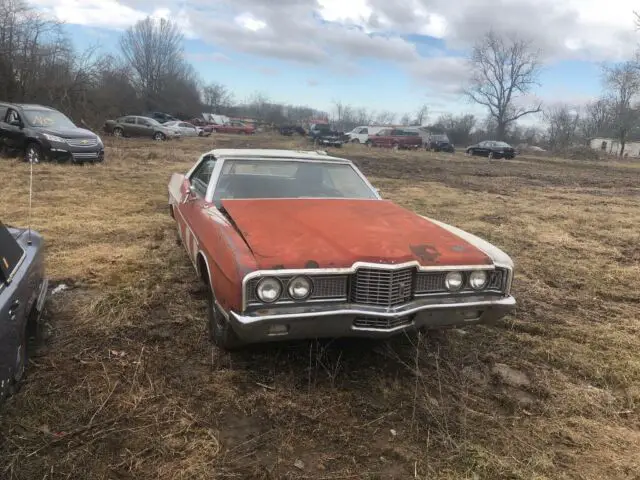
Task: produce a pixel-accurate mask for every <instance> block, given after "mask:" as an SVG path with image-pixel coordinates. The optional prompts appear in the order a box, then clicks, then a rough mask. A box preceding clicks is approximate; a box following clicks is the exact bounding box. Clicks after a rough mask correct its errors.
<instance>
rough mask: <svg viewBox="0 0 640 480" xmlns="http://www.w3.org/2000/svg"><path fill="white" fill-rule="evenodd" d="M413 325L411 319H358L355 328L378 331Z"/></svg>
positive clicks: (354, 324) (355, 321)
mask: <svg viewBox="0 0 640 480" xmlns="http://www.w3.org/2000/svg"><path fill="white" fill-rule="evenodd" d="M409 323H411V317H398V318H379V317H356V319H355V320H354V321H353V326H354V327H357V328H373V329H376V330H388V329H390V328H394V327H399V326H401V325H407V324H409Z"/></svg>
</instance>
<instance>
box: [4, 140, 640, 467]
mask: <svg viewBox="0 0 640 480" xmlns="http://www.w3.org/2000/svg"><path fill="white" fill-rule="evenodd" d="M214 143H215V145H216V146H218V147H229V146H233V147H245V146H261V147H264V146H273V147H275V146H285V147H294V148H308V146H307V145H306V143H304V141H302V140H300V139H282V138H276V137H268V136H260V135H258V136H255V137H251V138H248V137H232V136H219V137H216V139H215V140H214V139H193V140H183V141H180V142H173V143H152V142H143V141H135V140H125V141H121V142H117V143H116V142H109V145H108V148H107V161H106V163H105V164H103V165H98V166H85V167H75V166H70V165H50V164H45V165H37V166H36V167H35V168H34V171H35V177H34V207H33V212H32V218H33V225H34V227H35V228H37V229H38V230H39V231H40V232H42V233H43V234H44V236H45V237H46V241H47V257H48V269H49V274H50V276H51V278H52V284H53V286H55V285H58V284H60V283H64V284H66V285H67V286H68V287H69V289H68V290H66V291H65V292H63V293H60V294H58V295H55V296H53V297H51V298H50V300H49V302H48V311H47V313H46V320H47V322H48V330H49V332H50V336H49V338H48V340H47V341H46V343H45V345H44V346H42V347H41V348H40V349H39V351H38V352H37V353H36V355H35V356H34V357H33V358H32V359H31V363H30V365H29V368H28V381H27V382H26V384H25V385H24V387H23V388H22V390H21V391H20V393H19V394H18V395H17V396H16V397H14V398H13V399H11V400H9V401H8V402H7V403H6V404H5V405H3V406H1V407H0V478H2V479H7V480H9V479H24V480H36V479H124V478H135V479H141V480H145V479H205V478H206V479H213V478H215V479H281V478H282V479H326V480H333V479H336V480H337V479H412V478H417V479H502V478H508V479H554V480H555V479H569V478H571V479H574V478H575V479H594V480H596V479H598V480H600V479H638V478H640V163H636V164H634V163H631V162H630V163H613V162H600V163H597V162H580V161H569V160H563V159H555V158H545V159H536V158H525V157H523V158H517V159H515V160H512V161H493V162H491V163H489V162H488V161H487V159H483V158H475V157H472V158H467V157H464V156H461V155H458V156H451V155H447V154H430V153H426V152H398V153H394V152H390V151H386V150H385V151H383V150H371V151H369V150H366V149H365V148H359V147H356V146H347V147H346V148H344V149H342V150H341V151H338V153H339V154H341V155H344V156H346V157H348V158H352V159H353V160H355V161H356V162H357V163H358V164H359V165H360V167H361V168H362V169H363V171H364V172H365V173H366V174H367V175H368V176H369V177H370V178H371V179H372V181H373V182H374V184H375V185H376V186H377V187H379V188H380V189H381V192H382V194H383V195H384V196H385V197H387V198H389V199H393V200H395V201H397V202H399V203H400V204H402V205H405V206H407V207H409V208H411V209H413V210H415V211H417V212H419V213H422V214H428V215H430V216H434V217H436V218H438V219H441V220H443V221H445V222H448V223H453V224H455V225H457V226H459V227H461V228H464V229H466V230H469V231H471V232H473V233H475V234H478V235H480V236H483V237H485V238H487V239H488V240H489V241H491V242H493V243H495V244H497V245H498V246H500V247H501V248H503V249H504V250H505V251H506V252H508V253H509V254H510V255H511V256H512V257H513V258H514V260H515V262H516V266H517V270H516V279H515V283H514V296H515V297H516V298H517V300H518V309H517V312H516V313H515V315H513V316H512V317H510V318H509V319H507V320H506V321H503V322H501V323H500V324H499V325H497V326H495V327H475V328H469V329H466V330H447V331H443V332H438V333H436V334H433V335H429V336H428V337H426V338H425V337H422V338H407V337H401V338H397V339H394V340H392V341H388V342H363V341H357V342H356V341H346V340H341V341H337V340H335V341H323V342H316V341H313V342H297V343H286V344H272V345H268V346H259V347H253V348H250V349H248V350H246V351H242V352H238V353H233V354H228V353H222V352H220V351H218V350H217V349H216V348H215V347H212V346H211V345H210V344H209V343H208V341H207V339H206V334H205V308H206V306H205V297H204V292H203V289H202V288H201V286H200V284H199V282H198V280H197V278H196V275H195V272H194V271H193V270H192V267H191V265H190V263H189V261H188V259H187V256H186V254H185V253H184V252H183V250H182V247H179V246H177V245H176V244H175V241H174V240H175V229H174V225H173V223H172V221H171V219H170V218H169V216H168V214H167V208H166V203H167V193H166V184H167V181H168V179H169V176H170V174H171V173H172V172H174V171H185V170H187V168H188V167H190V166H191V164H192V163H193V161H194V160H195V159H196V156H197V155H198V154H200V153H202V152H203V151H205V150H208V149H209V148H211V147H212V145H213V144H214ZM0 178H2V200H1V201H0V218H1V219H2V220H3V221H4V222H5V223H9V224H14V225H25V224H26V221H27V206H28V181H29V179H28V166H27V165H25V164H23V163H22V162H19V161H17V160H11V159H2V160H0Z"/></svg>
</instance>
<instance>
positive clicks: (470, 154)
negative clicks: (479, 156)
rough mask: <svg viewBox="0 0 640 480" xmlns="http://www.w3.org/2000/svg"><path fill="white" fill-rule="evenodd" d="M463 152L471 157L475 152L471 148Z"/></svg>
mask: <svg viewBox="0 0 640 480" xmlns="http://www.w3.org/2000/svg"><path fill="white" fill-rule="evenodd" d="M465 153H466V154H467V155H468V156H470V157H473V156H474V155H475V152H474V151H473V150H467V151H466V152H465Z"/></svg>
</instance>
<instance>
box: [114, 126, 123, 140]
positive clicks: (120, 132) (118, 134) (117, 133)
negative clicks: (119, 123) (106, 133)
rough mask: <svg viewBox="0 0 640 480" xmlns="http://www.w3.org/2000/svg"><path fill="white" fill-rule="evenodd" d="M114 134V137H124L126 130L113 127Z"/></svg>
mask: <svg viewBox="0 0 640 480" xmlns="http://www.w3.org/2000/svg"><path fill="white" fill-rule="evenodd" d="M113 136H114V137H118V138H122V137H124V130H122V129H121V128H120V127H116V128H114V129H113Z"/></svg>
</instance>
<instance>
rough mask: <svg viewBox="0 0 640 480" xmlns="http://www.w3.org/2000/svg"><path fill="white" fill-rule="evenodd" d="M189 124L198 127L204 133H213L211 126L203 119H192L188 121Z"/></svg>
mask: <svg viewBox="0 0 640 480" xmlns="http://www.w3.org/2000/svg"><path fill="white" fill-rule="evenodd" d="M189 123H191V124H193V125H195V126H196V127H200V128H201V129H202V131H203V132H204V133H212V132H213V125H212V124H210V123H209V122H207V121H206V120H205V119H203V118H192V119H191V120H189Z"/></svg>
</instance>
